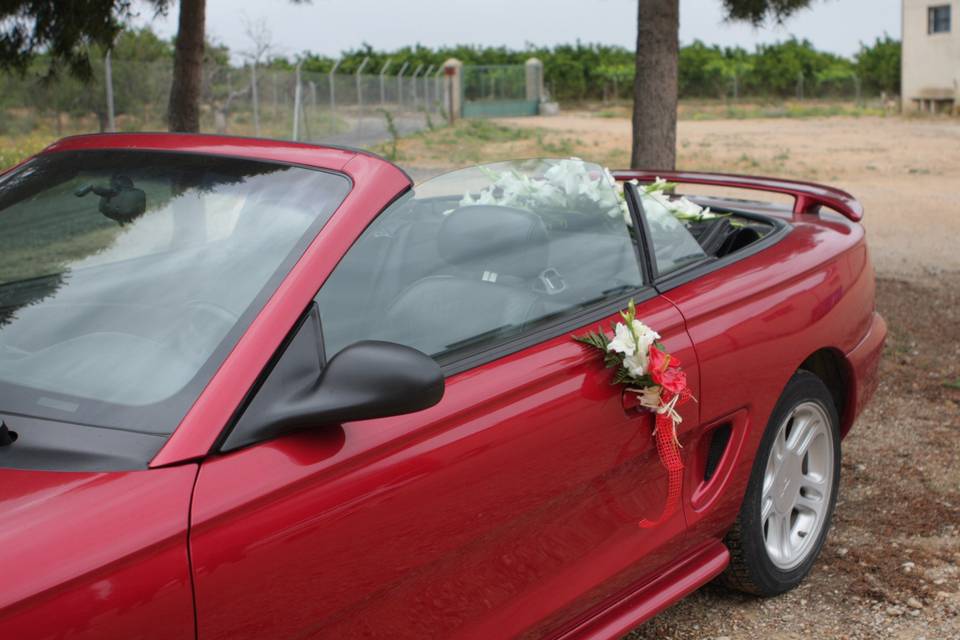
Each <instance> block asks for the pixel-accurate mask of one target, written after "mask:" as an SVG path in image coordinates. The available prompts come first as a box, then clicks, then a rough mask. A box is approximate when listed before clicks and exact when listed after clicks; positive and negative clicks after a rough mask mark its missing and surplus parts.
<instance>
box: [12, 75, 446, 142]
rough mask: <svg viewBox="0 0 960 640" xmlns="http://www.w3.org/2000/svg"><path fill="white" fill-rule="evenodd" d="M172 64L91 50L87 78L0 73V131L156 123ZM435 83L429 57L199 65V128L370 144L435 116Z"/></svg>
mask: <svg viewBox="0 0 960 640" xmlns="http://www.w3.org/2000/svg"><path fill="white" fill-rule="evenodd" d="M172 74H173V70H172V65H171V64H170V63H169V62H158V63H142V62H131V61H124V60H113V61H108V60H97V61H95V63H94V72H93V77H92V78H91V79H90V80H89V81H87V82H81V81H79V80H77V79H75V78H72V77H69V76H66V75H62V76H59V77H57V78H54V79H44V78H40V77H31V76H27V77H20V76H17V75H11V74H3V75H0V109H2V111H3V117H0V136H7V137H16V136H18V135H28V134H32V133H35V132H43V133H46V134H48V135H56V136H63V135H71V134H77V133H89V132H96V131H165V130H166V128H167V127H166V113H167V103H168V100H169V95H170V83H171V79H172ZM108 87H110V88H111V89H112V90H108ZM444 88H445V82H444V77H443V75H442V73H441V71H440V70H437V69H434V68H432V67H431V68H430V69H423V68H420V69H417V70H416V73H410V72H408V70H407V69H403V73H395V74H390V75H388V74H387V73H379V74H375V75H374V74H351V75H346V74H339V73H329V74H327V73H311V72H307V71H303V70H301V69H299V68H297V69H294V70H289V71H288V70H276V69H268V68H262V67H253V66H246V67H233V66H218V65H207V66H206V67H205V68H204V73H203V84H202V89H201V99H200V113H201V116H200V129H201V131H202V132H204V133H222V134H232V135H249V136H258V137H266V138H277V139H295V140H301V141H308V142H325V143H330V144H342V145H349V146H370V145H373V144H377V143H380V142H384V141H386V140H389V139H390V138H391V137H393V136H399V135H407V134H410V133H414V132H416V131H420V130H423V129H426V128H433V127H435V126H440V125H442V124H443V123H444V122H445V121H446V113H445V111H444V104H446V102H445V100H444Z"/></svg>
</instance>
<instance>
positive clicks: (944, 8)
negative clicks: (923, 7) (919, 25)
mask: <svg viewBox="0 0 960 640" xmlns="http://www.w3.org/2000/svg"><path fill="white" fill-rule="evenodd" d="M949 32H950V5H948V4H944V5H940V6H937V7H930V8H929V9H927V33H949Z"/></svg>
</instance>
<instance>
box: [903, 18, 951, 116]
mask: <svg viewBox="0 0 960 640" xmlns="http://www.w3.org/2000/svg"><path fill="white" fill-rule="evenodd" d="M945 4H949V5H950V6H951V15H950V31H949V32H948V33H927V29H928V22H927V20H928V17H927V15H928V12H927V9H928V8H929V7H933V6H939V5H945ZM902 40H903V68H902V71H901V73H902V88H901V93H902V94H903V98H902V100H903V109H904V111H914V110H917V109H925V110H933V109H937V110H940V111H943V110H947V109H957V108H958V107H960V0H903V37H902Z"/></svg>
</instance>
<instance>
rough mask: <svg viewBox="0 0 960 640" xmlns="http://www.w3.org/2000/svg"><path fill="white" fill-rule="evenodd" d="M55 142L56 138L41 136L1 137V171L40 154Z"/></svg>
mask: <svg viewBox="0 0 960 640" xmlns="http://www.w3.org/2000/svg"><path fill="white" fill-rule="evenodd" d="M54 140H55V138H53V137H51V136H47V135H41V134H31V135H27V136H15V137H7V136H0V171H4V170H6V169H9V168H10V167H12V166H13V165H15V164H17V163H19V162H21V161H23V160H25V159H26V158H29V157H30V156H32V155H34V154H35V153H38V152H40V151H41V150H42V149H43V148H44V147H46V146H47V145H48V144H50V143H51V142H53V141H54Z"/></svg>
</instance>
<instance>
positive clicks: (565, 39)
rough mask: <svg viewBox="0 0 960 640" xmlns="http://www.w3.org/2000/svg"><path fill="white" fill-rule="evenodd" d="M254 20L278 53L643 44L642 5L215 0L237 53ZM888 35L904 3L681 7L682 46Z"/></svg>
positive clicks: (167, 22)
mask: <svg viewBox="0 0 960 640" xmlns="http://www.w3.org/2000/svg"><path fill="white" fill-rule="evenodd" d="M173 5H174V6H173V8H172V9H171V11H170V13H169V15H167V16H166V17H157V18H154V13H153V10H152V9H150V8H149V5H147V4H145V3H143V2H140V3H139V4H138V5H135V6H136V7H137V9H138V11H139V18H138V19H137V20H136V22H137V24H147V23H149V24H151V26H152V27H153V29H154V30H156V31H158V32H159V33H161V34H162V35H164V36H168V37H169V36H172V35H173V34H174V32H175V31H176V25H177V20H176V18H177V15H176V6H177V3H173ZM245 20H246V21H247V22H257V21H261V20H262V21H264V22H265V23H266V25H267V27H268V29H269V30H270V33H271V35H272V42H273V44H274V49H275V51H276V53H277V54H280V55H285V56H289V57H293V56H295V55H296V54H298V53H300V52H302V51H307V50H309V51H312V52H315V53H320V54H325V55H330V56H336V55H337V54H338V53H339V52H340V51H342V50H344V49H352V48H356V47H358V46H360V45H361V44H362V43H364V42H369V43H370V44H371V45H373V47H374V48H376V49H394V48H397V47H401V46H404V45H408V44H416V43H421V44H423V45H426V46H438V45H452V44H481V45H506V46H508V47H515V48H521V47H523V46H524V45H525V44H526V43H528V42H530V43H533V44H537V45H554V44H562V43H572V42H575V41H576V40H577V39H578V38H579V39H580V40H581V41H582V42H598V43H603V44H618V45H622V46H625V47H628V48H633V47H634V46H635V44H636V43H635V39H636V0H312V2H310V3H309V4H293V3H290V2H287V1H285V0H272V1H270V0H207V34H208V36H210V37H211V38H213V39H214V40H215V41H217V42H220V43H223V44H226V45H227V46H228V47H229V48H230V49H231V51H233V52H237V51H242V50H245V49H247V48H249V46H250V45H249V40H248V38H247V36H246V35H245ZM884 33H887V34H890V35H891V36H893V37H895V38H899V37H900V0H814V2H813V6H812V7H811V8H809V9H806V10H804V11H801V12H800V13H798V14H795V15H794V16H793V17H792V18H790V19H789V20H787V21H786V23H785V24H784V25H779V26H778V25H775V24H768V25H765V26H763V27H761V28H754V27H752V26H750V25H749V24H743V23H728V22H725V21H724V16H723V12H722V3H721V1H720V0H680V41H681V42H682V43H684V44H686V43H690V42H692V41H694V40H697V39H699V40H702V41H704V42H706V43H708V44H719V45H724V46H733V45H740V46H744V47H746V48H747V49H753V48H754V46H755V45H756V44H758V43H769V42H777V41H781V40H785V39H788V38H790V37H791V36H796V37H797V38H801V39H802V38H806V39H808V40H810V41H811V42H813V44H814V45H815V46H816V47H817V48H818V49H822V50H825V51H831V52H833V53H838V54H841V55H846V56H849V55H853V54H854V53H856V51H857V50H858V49H859V47H860V43H861V42H864V43H868V42H873V41H874V40H875V39H876V38H877V37H879V36H882V35H883V34H884Z"/></svg>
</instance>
